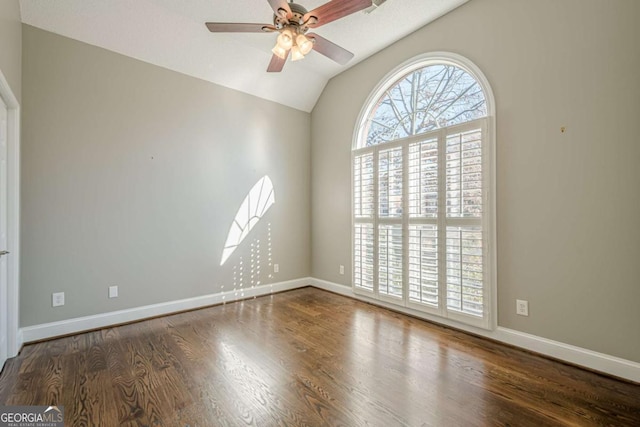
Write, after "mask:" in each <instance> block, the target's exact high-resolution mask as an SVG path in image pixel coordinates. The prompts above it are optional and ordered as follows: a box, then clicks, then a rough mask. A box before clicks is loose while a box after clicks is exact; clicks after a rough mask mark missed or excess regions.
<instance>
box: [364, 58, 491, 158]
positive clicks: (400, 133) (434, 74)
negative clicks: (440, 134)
mask: <svg viewBox="0 0 640 427" xmlns="http://www.w3.org/2000/svg"><path fill="white" fill-rule="evenodd" d="M476 70H477V69H476V68H475V66H474V65H473V64H472V63H470V62H469V61H468V60H466V59H465V58H463V57H461V56H458V55H455V54H451V53H435V54H428V55H422V56H419V57H417V58H414V59H412V60H410V61H409V62H408V63H405V64H402V65H401V66H400V67H398V68H397V69H396V70H394V71H392V72H391V73H390V74H389V75H388V76H387V77H386V78H385V79H383V80H382V82H381V84H380V85H379V86H378V88H377V89H376V90H375V91H374V92H373V93H372V94H371V96H370V98H369V101H368V102H367V103H366V104H365V109H364V110H363V112H362V113H361V119H360V122H359V123H360V126H359V132H358V134H357V135H356V141H355V143H356V144H355V146H354V148H356V149H357V148H362V147H367V146H371V145H377V144H381V143H385V142H389V141H394V140H397V139H401V138H405V137H408V136H412V135H418V134H421V133H425V132H429V131H432V130H435V129H439V128H443V127H447V126H451V125H456V124H460V123H465V122H469V121H472V120H476V119H479V118H482V117H486V116H488V115H491V114H492V112H491V110H490V108H491V105H490V104H492V103H491V100H488V99H487V96H486V93H490V91H487V90H486V89H488V84H487V83H486V80H485V79H484V77H483V76H482V74H481V73H480V72H479V70H478V71H477V72H476Z"/></svg>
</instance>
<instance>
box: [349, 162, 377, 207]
mask: <svg viewBox="0 0 640 427" xmlns="http://www.w3.org/2000/svg"><path fill="white" fill-rule="evenodd" d="M353 170H354V174H353V177H354V182H353V199H354V205H353V210H354V215H355V216H356V218H373V209H374V200H375V199H374V197H373V192H374V187H373V185H374V182H373V181H374V174H373V154H372V153H369V154H365V155H362V156H357V157H356V158H355V161H354V165H353Z"/></svg>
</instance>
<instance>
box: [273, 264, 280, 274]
mask: <svg viewBox="0 0 640 427" xmlns="http://www.w3.org/2000/svg"><path fill="white" fill-rule="evenodd" d="M279 271H280V264H273V272H274V273H278V272H279Z"/></svg>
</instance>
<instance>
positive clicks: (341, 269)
mask: <svg viewBox="0 0 640 427" xmlns="http://www.w3.org/2000/svg"><path fill="white" fill-rule="evenodd" d="M340 274H341V275H343V276H344V265H341V266H340Z"/></svg>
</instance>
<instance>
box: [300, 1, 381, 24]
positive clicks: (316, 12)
mask: <svg viewBox="0 0 640 427" xmlns="http://www.w3.org/2000/svg"><path fill="white" fill-rule="evenodd" d="M371 4H372V2H371V0H342V1H340V0H333V1H330V2H329V3H325V4H323V5H322V6H319V7H316V8H315V9H313V10H312V11H310V12H308V13H307V14H306V15H304V18H303V19H304V20H305V21H309V19H311V20H310V21H309V23H308V24H307V25H308V26H309V27H311V28H316V27H319V26H321V25H325V24H328V23H329V22H332V21H335V20H336V19H340V18H343V17H345V16H347V15H351V14H352V13H355V12H357V11H359V10H362V9H366V8H368V7H369V6H371ZM314 17H315V18H316V19H315V22H314V20H313V19H312V18H314Z"/></svg>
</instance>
